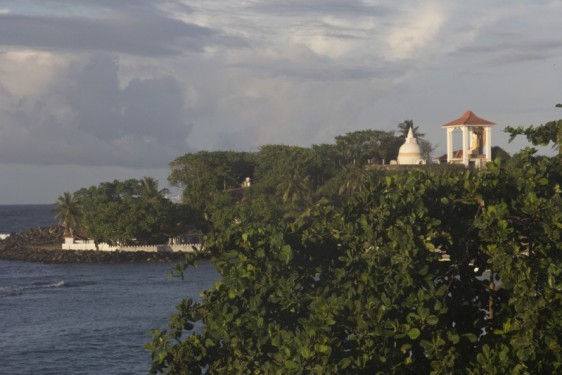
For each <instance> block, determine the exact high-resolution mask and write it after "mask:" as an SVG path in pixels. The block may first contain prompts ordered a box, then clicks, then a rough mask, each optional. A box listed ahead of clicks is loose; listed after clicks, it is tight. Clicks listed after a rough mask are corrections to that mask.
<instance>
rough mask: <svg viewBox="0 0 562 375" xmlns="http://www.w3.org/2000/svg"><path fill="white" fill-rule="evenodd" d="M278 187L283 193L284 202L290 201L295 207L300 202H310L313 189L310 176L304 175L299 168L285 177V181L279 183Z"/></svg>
mask: <svg viewBox="0 0 562 375" xmlns="http://www.w3.org/2000/svg"><path fill="white" fill-rule="evenodd" d="M278 189H279V191H280V192H282V193H283V195H282V199H283V202H284V203H287V202H288V203H289V204H290V205H291V207H293V208H294V207H295V206H296V205H297V204H299V203H305V204H306V203H309V202H310V193H311V191H312V184H311V182H310V177H309V176H304V177H303V175H302V174H301V172H300V171H299V170H298V169H294V170H293V171H292V172H291V173H290V174H289V175H288V176H287V178H285V181H283V182H281V183H280V184H279V185H278Z"/></svg>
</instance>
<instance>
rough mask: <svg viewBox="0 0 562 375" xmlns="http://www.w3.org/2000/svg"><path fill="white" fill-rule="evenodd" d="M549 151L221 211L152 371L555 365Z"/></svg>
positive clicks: (560, 315)
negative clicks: (238, 211) (280, 208)
mask: <svg viewBox="0 0 562 375" xmlns="http://www.w3.org/2000/svg"><path fill="white" fill-rule="evenodd" d="M560 161H561V159H560V158H553V159H546V158H542V159H540V158H534V157H533V156H532V152H530V151H526V152H522V153H520V154H518V155H516V156H514V158H513V159H512V160H510V162H509V166H507V165H504V164H502V163H501V162H500V161H499V160H498V161H497V162H495V163H489V164H488V166H487V167H486V168H485V169H484V170H482V171H480V172H471V171H461V172H459V171H454V170H451V171H445V172H439V173H436V172H434V171H429V170H423V169H417V170H408V171H405V172H404V173H397V174H391V175H388V176H385V177H384V178H381V179H373V180H372V182H371V184H370V185H367V186H366V187H365V188H364V189H361V191H360V192H357V193H356V194H354V195H353V196H352V197H351V198H349V200H348V202H347V203H346V204H345V205H343V207H341V208H336V207H333V206H330V205H327V204H323V205H317V206H315V207H313V208H311V209H310V210H308V211H307V212H305V214H303V215H302V216H301V217H300V218H298V219H297V220H296V221H294V222H292V223H280V224H279V225H256V224H248V225H239V226H231V227H230V228H228V229H227V230H225V231H224V232H222V233H220V234H217V235H216V236H215V237H214V238H211V239H210V240H209V241H208V242H207V247H208V249H209V250H210V251H211V253H212V254H213V264H214V265H215V266H216V268H217V270H218V271H219V272H220V274H221V275H222V280H221V281H218V282H216V283H215V286H214V288H212V289H209V290H206V291H205V292H204V293H203V299H202V300H201V302H199V303H195V302H194V301H193V300H190V299H187V300H184V301H183V302H182V303H181V304H180V305H179V306H178V312H177V314H175V315H174V316H173V317H172V319H171V321H170V329H169V330H168V331H154V332H153V341H152V343H150V344H148V345H147V347H148V348H149V349H151V350H152V359H153V365H152V372H153V373H158V372H162V373H169V374H179V373H181V374H184V373H185V374H199V373H203V372H208V373H216V374H232V373H263V374H290V373H295V374H299V373H317V374H327V373H350V374H361V373H365V374H388V373H400V374H404V373H412V374H424V373H432V374H451V373H455V374H460V373H467V374H504V373H514V374H525V373H549V374H550V373H559V372H560V371H561V366H562V350H561V348H560V342H562V328H561V327H562V324H561V323H562V280H561V271H562V270H561V264H562V263H561V249H562V240H561V227H562V224H561V222H562V220H561V216H562V201H561V198H560V185H561V183H562V173H561V167H560ZM195 326H198V327H199V328H194V327H195Z"/></svg>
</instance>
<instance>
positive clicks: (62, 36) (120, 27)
mask: <svg viewBox="0 0 562 375" xmlns="http://www.w3.org/2000/svg"><path fill="white" fill-rule="evenodd" d="M215 37H217V38H215ZM217 39H218V36H217V35H216V32H214V31H213V30H211V29H208V28H204V27H200V26H197V25H193V24H187V23H185V22H182V21H179V20H174V19H170V18H166V17H162V16H157V15H150V16H149V15H146V14H144V13H137V14H135V15H130V14H124V13H121V14H113V15H111V16H108V17H103V18H87V17H75V18H70V17H46V16H28V15H12V14H3V15H0V46H1V45H4V46H19V47H25V48H37V49H41V50H66V51H109V52H119V53H128V54H132V55H140V56H161V55H172V54H178V53H181V52H182V51H184V50H191V51H200V50H202V48H203V47H204V46H206V45H208V44H210V43H215V42H220V41H219V40H217Z"/></svg>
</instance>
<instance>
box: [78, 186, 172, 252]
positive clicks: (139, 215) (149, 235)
mask: <svg viewBox="0 0 562 375" xmlns="http://www.w3.org/2000/svg"><path fill="white" fill-rule="evenodd" d="M147 185H152V187H151V188H155V189H156V191H158V190H157V187H158V183H157V181H156V180H153V179H151V178H145V179H144V180H136V179H130V180H126V181H117V180H115V181H113V182H103V183H101V184H100V185H98V186H91V187H89V188H83V189H80V190H78V191H77V192H76V193H75V196H76V198H77V199H78V201H79V203H80V207H81V211H82V224H83V230H84V232H85V233H86V234H87V235H88V237H90V238H93V239H94V240H95V241H96V243H97V242H107V243H111V244H128V243H131V242H132V241H137V242H140V243H141V244H155V243H162V242H165V241H166V239H167V238H168V237H169V236H171V235H173V234H174V233H175V230H176V223H177V222H178V221H179V220H180V219H179V217H178V215H177V212H178V210H177V207H176V206H175V205H174V204H173V203H172V202H170V201H169V200H168V199H166V198H164V197H163V196H162V195H153V193H150V194H149V195H146V194H147V193H148V192H147V191H146V189H147Z"/></svg>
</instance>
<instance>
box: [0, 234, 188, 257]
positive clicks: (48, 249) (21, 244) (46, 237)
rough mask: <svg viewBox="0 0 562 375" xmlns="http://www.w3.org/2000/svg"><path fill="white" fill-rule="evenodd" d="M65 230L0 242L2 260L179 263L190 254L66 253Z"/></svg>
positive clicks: (13, 237) (22, 236) (28, 235)
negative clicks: (64, 246) (58, 246)
mask: <svg viewBox="0 0 562 375" xmlns="http://www.w3.org/2000/svg"><path fill="white" fill-rule="evenodd" d="M62 241H63V229H62V228H61V227H60V226H52V227H40V228H34V229H30V230H28V231H25V232H21V233H12V234H11V235H10V236H9V237H7V238H6V239H4V240H0V259H1V260H15V261H24V262H38V263H126V262H177V261H182V260H184V259H185V256H186V253H155V252H147V251H134V252H132V251H95V250H83V251H82V250H62V249H61V248H58V249H57V248H53V247H56V246H57V245H61V244H62Z"/></svg>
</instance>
